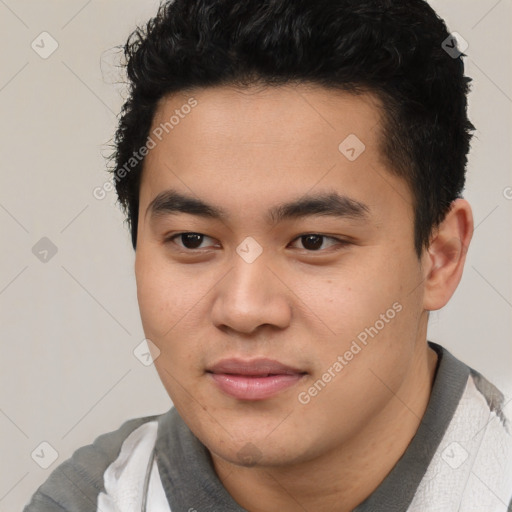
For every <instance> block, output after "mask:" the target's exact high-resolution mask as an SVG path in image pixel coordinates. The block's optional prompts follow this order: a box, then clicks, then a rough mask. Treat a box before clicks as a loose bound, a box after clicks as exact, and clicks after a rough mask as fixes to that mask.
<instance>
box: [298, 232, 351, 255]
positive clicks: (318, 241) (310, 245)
mask: <svg viewBox="0 0 512 512" xmlns="http://www.w3.org/2000/svg"><path fill="white" fill-rule="evenodd" d="M298 240H300V241H301V243H302V245H303V247H304V248H305V249H306V250H308V251H318V250H320V249H326V247H322V245H323V242H324V240H330V241H331V242H332V243H331V245H330V246H331V247H332V246H333V245H336V244H338V245H346V244H347V242H344V241H343V240H339V239H338V238H334V237H332V236H325V235H317V234H315V233H310V234H307V235H301V236H299V237H297V238H296V239H295V240H294V242H297V241H298Z"/></svg>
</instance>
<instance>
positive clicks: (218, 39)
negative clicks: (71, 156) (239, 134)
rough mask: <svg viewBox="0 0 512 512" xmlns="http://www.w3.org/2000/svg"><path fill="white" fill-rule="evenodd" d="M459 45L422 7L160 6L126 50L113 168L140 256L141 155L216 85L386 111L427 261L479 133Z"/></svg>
mask: <svg viewBox="0 0 512 512" xmlns="http://www.w3.org/2000/svg"><path fill="white" fill-rule="evenodd" d="M450 37H451V36H450V33H449V32H448V30H447V27H446V25H445V23H444V21H443V20H442V19H441V18H440V17H439V16H437V14H436V13H435V12H434V10H433V9H432V8H431V7H430V6H429V5H428V4H427V2H425V1H423V0H174V1H168V2H163V3H161V4H160V7H159V9H158V12H157V14H156V15H155V17H153V18H152V19H150V20H149V21H148V22H147V24H145V25H144V26H142V27H138V28H137V29H135V30H134V31H133V32H132V34H131V35H130V36H129V38H128V40H127V42H126V44H125V46H124V57H125V59H126V61H125V63H124V64H125V66H126V71H127V75H128V80H129V82H128V84H129V90H128V97H127V100H126V102H125V103H124V105H123V108H122V111H121V113H120V118H119V125H118V128H117V131H116V135H115V139H114V153H113V155H112V157H111V161H113V163H114V165H113V166H112V168H111V169H110V171H111V172H112V173H113V174H114V179H115V185H116V190H117V195H118V200H119V203H120V205H121V206H122V208H123V210H124V212H125V214H126V216H127V222H128V224H129V226H130V229H131V235H132V244H133V247H134V249H135V248H136V243H137V221H138V208H139V188H140V178H141V173H142V170H143V165H144V159H143V158H141V157H140V156H139V158H137V159H134V158H133V155H134V154H135V153H136V154H137V155H140V153H139V152H140V149H141V148H142V147H143V146H145V145H146V143H147V138H148V135H149V130H150V129H151V125H152V121H153V117H154V114H155V111H156V108H157V106H158V103H159V100H161V99H162V98H163V97H165V96H167V95H169V94H172V93H175V92H180V91H187V90H192V89H194V88H207V87H212V86H217V85H233V86H241V87H244V86H248V85H256V84H258V85H263V86H279V85H286V84H290V83H308V84H313V85H319V86H323V87H326V88H331V89H337V90H341V91H346V92H349V93H353V94H360V93H365V92H369V93H373V94H374V95H375V96H376V97H377V98H378V99H379V100H380V103H381V104H382V114H383V115H382V130H381V132H382V135H381V141H380V146H381V148H380V149H381V152H382V154H383V155H384V158H385V161H386V162H387V163H388V167H389V169H390V171H391V172H393V173H394V174H396V175H398V176H400V177H402V178H403V179H404V180H405V181H406V182H407V183H408V185H409V188H410V190H411V194H412V197H413V202H414V204H413V206H414V211H415V218H414V245H415V250H416V253H417V254H418V257H419V256H420V255H421V252H422V250H423V248H425V247H428V245H429V242H430V237H431V234H432V230H433V229H434V228H435V227H437V226H438V225H439V223H440V222H441V221H442V220H443V219H444V217H445V215H446V213H447V212H448V210H449V209H450V206H451V203H452V202H453V201H454V200H455V199H456V198H457V197H460V196H461V194H462V190H463V188H464V182H465V170H466V163H467V153H468V151H469V146H470V140H471V136H472V134H471V132H472V131H473V130H474V126H473V125H472V124H471V122H470V121H469V120H468V117H467V94H468V92H469V83H470V80H471V79H470V78H468V77H466V76H464V64H463V61H462V58H461V56H463V55H464V54H462V53H460V54H459V52H456V53H455V54H454V53H453V52H448V51H445V49H446V41H449V45H448V46H449V47H453V46H454V42H455V39H449V38H450ZM456 48H457V47H456V46H455V49H456ZM340 142H341V141H340ZM130 159H131V160H130ZM129 161H130V162H131V163H132V164H133V165H130V167H129V168H127V165H126V164H127V162H129ZM121 169H124V172H119V171H120V170H121Z"/></svg>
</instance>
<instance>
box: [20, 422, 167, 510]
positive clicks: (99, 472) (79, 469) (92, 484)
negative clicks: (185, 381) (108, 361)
mask: <svg viewBox="0 0 512 512" xmlns="http://www.w3.org/2000/svg"><path fill="white" fill-rule="evenodd" d="M161 416H163V415H157V416H146V417H142V418H135V419H131V420H128V421H125V422H124V423H123V424H122V425H121V427H119V428H118V429H117V430H115V431H112V432H108V433H106V434H102V435H100V436H99V437H97V438H96V439H95V440H94V442H93V443H92V444H90V445H87V446H83V447H81V448H79V449H78V450H76V451H75V452H74V453H73V455H72V456H71V457H70V458H69V459H68V460H66V461H64V462H63V463H62V464H60V465H59V466H58V467H57V468H56V469H55V470H54V471H53V472H52V473H51V474H50V476H49V477H48V479H47V480H46V481H45V482H44V483H43V484H42V485H41V486H40V487H39V489H37V491H36V492H35V494H34V495H33V496H32V499H31V501H30V503H29V504H27V505H26V507H25V508H24V512H50V511H51V512H57V511H63V510H66V511H68V510H69V511H71V510H73V511H77V512H82V511H84V512H85V511H94V512H96V510H97V503H98V496H99V495H100V494H101V493H104V492H105V478H104V477H105V472H106V471H107V469H108V468H109V467H110V466H111V465H112V463H113V462H114V461H115V462H116V463H118V462H119V461H120V460H121V459H122V457H120V454H121V451H122V449H123V450H124V451H130V450H133V449H134V448H135V447H136V446H137V445H138V444H140V443H143V442H144V441H145V439H146V442H149V443H154V438H155V436H156V424H157V422H158V419H159V418H160V417H161ZM151 426H154V429H149V427H151ZM127 443H128V445H129V446H128V447H127Z"/></svg>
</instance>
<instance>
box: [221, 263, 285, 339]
mask: <svg viewBox="0 0 512 512" xmlns="http://www.w3.org/2000/svg"><path fill="white" fill-rule="evenodd" d="M287 291H288V289H287V288H286V286H285V285H284V284H283V283H282V282H281V280H280V279H279V278H278V277H277V276H276V271H275V270H271V269H270V268H269V267H268V266H267V262H266V261H265V258H263V257H259V258H258V259H257V260H256V261H254V262H252V263H247V262H246V261H244V260H243V259H242V258H239V257H238V255H236V256H235V262H234V268H233V269H232V270H231V271H230V272H228V274H227V275H226V276H225V278H224V279H222V281H221V282H220V283H219V285H218V287H217V295H216V297H215V300H214V304H213V308H212V321H213V322H214V324H215V325H216V326H217V327H219V328H222V329H226V328H228V329H230V330H232V331H237V332H239V333H243V334H251V333H254V332H255V331H256V330H257V329H258V328H259V327H261V326H264V325H269V326H273V327H275V328H278V329H284V328H286V327H288V326H289V324H290V319H291V306H290V304H291V301H290V300H289V297H288V296H287Z"/></svg>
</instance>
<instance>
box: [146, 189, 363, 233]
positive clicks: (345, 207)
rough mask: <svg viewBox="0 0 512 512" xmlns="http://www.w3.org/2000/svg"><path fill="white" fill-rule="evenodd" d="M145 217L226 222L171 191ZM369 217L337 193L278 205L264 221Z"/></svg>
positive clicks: (219, 211) (216, 211)
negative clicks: (187, 217)
mask: <svg viewBox="0 0 512 512" xmlns="http://www.w3.org/2000/svg"><path fill="white" fill-rule="evenodd" d="M148 213H150V216H151V218H152V219H153V218H158V217H162V216H167V215H178V214H180V213H186V214H189V215H196V216H198V217H203V218H208V219H214V220H220V221H222V220H224V219H226V220H227V219H229V215H228V213H227V212H226V211H225V210H224V209H223V208H220V207H218V206H214V205H211V204H208V203H206V202H204V201H202V200H201V199H198V198H195V197H192V196H189V195H186V194H183V193H181V192H178V191H176V190H172V189H171V190H165V191H163V192H161V193H159V194H158V195H157V196H156V197H155V198H154V199H153V200H152V201H151V203H150V204H149V206H148V208H147V210H146V215H147V214H148ZM369 213H370V208H369V207H368V206H367V205H366V204H364V203H362V202H360V201H357V200H355V199H352V198H350V197H348V196H345V195H340V194H338V193H337V192H326V193H325V192H324V193H319V194H313V195H305V196H302V197H299V198H298V199H295V200H292V201H290V202H286V203H282V204H278V205H276V206H274V207H272V208H270V209H269V210H268V211H267V215H266V221H267V222H268V223H269V224H278V223H280V222H283V221H285V220H295V219H301V218H305V217H310V216H314V215H322V216H329V217H338V218H350V219H355V220H365V219H367V218H368V214H369Z"/></svg>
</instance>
